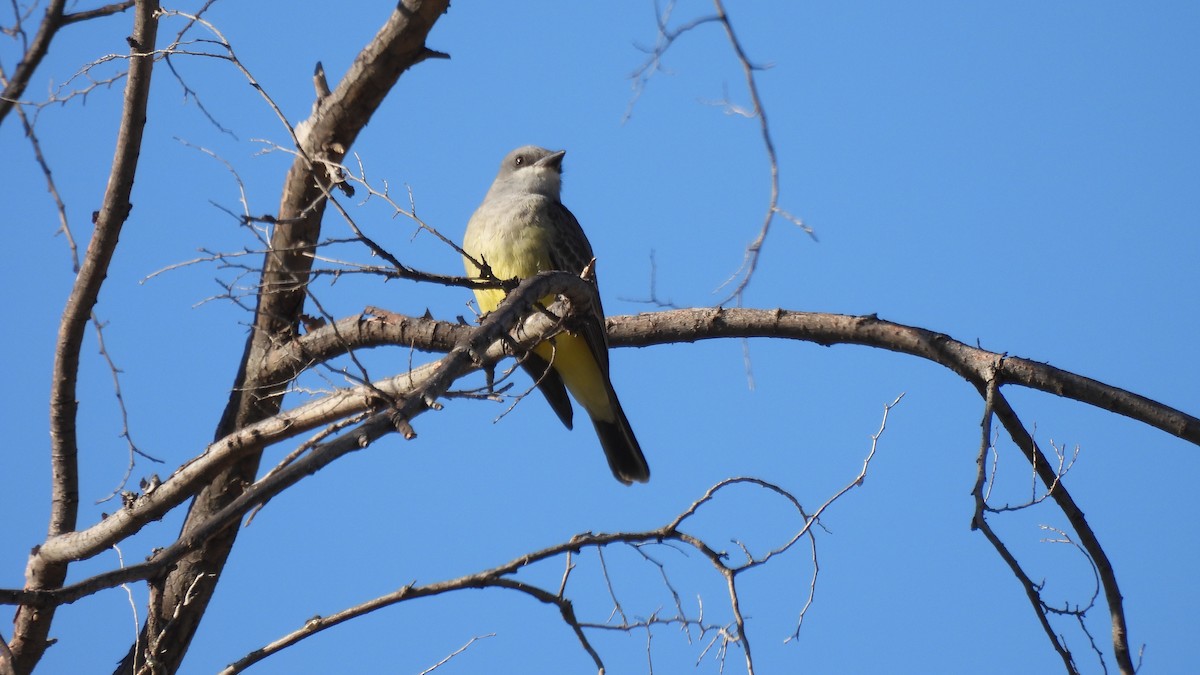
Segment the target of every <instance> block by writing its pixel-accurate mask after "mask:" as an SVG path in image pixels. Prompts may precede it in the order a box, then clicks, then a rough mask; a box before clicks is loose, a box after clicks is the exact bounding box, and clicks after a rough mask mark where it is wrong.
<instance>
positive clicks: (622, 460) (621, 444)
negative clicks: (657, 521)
mask: <svg viewBox="0 0 1200 675" xmlns="http://www.w3.org/2000/svg"><path fill="white" fill-rule="evenodd" d="M612 405H613V409H614V410H615V411H616V418H617V419H616V421H615V422H603V421H601V420H597V419H594V418H593V419H592V424H594V425H596V435H597V436H598V437H600V447H602V448H604V456H605V457H607V458H608V466H609V468H610V469H612V472H613V476H614V477H615V478H616V479H617V480H619V481H621V482H622V483H624V484H626V485H629V484H630V483H635V482H636V483H645V482H646V481H648V480H650V465H648V464H646V456H645V455H643V454H642V447H641V446H640V445H638V442H637V437H636V436H634V435H633V429H632V428H630V426H629V420H627V419H625V411H624V410H621V404H620V402H619V401H617V397H616V396H615V395H614V396H613V397H612Z"/></svg>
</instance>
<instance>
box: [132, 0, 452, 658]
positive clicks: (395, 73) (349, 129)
mask: <svg viewBox="0 0 1200 675" xmlns="http://www.w3.org/2000/svg"><path fill="white" fill-rule="evenodd" d="M447 6H448V0H404V1H402V2H400V3H399V5H398V6H397V8H396V10H395V11H394V12H393V13H392V15H391V16H390V17H389V18H388V20H387V22H386V23H385V24H384V26H383V27H382V28H381V29H380V30H379V32H378V33H377V34H376V36H375V37H374V38H373V39H372V40H371V42H370V43H368V44H367V46H366V47H365V48H364V49H363V50H362V52H360V53H359V55H358V57H357V58H356V59H355V61H354V64H353V65H352V66H351V68H350V70H349V72H347V74H346V76H345V77H344V78H343V79H342V81H341V82H340V83H339V84H338V86H337V87H336V89H335V90H334V91H333V92H332V93H331V94H330V95H329V96H327V97H324V98H323V99H321V100H318V101H317V105H316V106H314V110H313V113H312V115H311V116H310V117H309V119H308V120H306V121H305V122H304V123H303V124H302V127H303V133H302V134H301V133H297V136H296V137H297V140H298V141H299V144H298V145H299V147H298V148H297V150H299V151H300V153H301V154H300V156H299V157H297V158H296V160H295V161H294V162H293V164H292V167H291V169H290V170H289V172H288V175H287V177H286V178H285V180H284V186H283V189H282V191H281V195H282V197H281V199H280V206H279V214H278V220H279V221H280V222H281V223H284V222H286V223H288V224H287V225H283V224H280V225H278V226H276V228H275V231H274V234H273V237H272V240H271V250H270V251H269V252H268V253H267V255H266V258H265V261H264V263H263V272H262V286H261V290H260V291H259V295H258V306H257V309H256V311H255V321H254V327H253V329H252V331H251V333H250V336H249V339H248V341H247V343H246V348H245V351H244V353H243V356H242V359H241V362H240V365H239V367H238V372H237V375H236V377H235V378H234V386H233V390H232V394H231V396H230V399H229V402H228V404H227V406H226V408H225V412H224V414H223V415H222V418H221V421H220V422H219V424H218V425H217V429H216V434H215V437H216V438H222V437H224V436H227V435H229V434H230V433H232V432H233V431H234V430H235V429H239V428H242V427H247V426H249V425H252V424H254V423H256V422H259V421H261V420H264V419H268V418H270V417H272V416H273V415H275V414H276V413H278V412H279V409H280V405H281V398H282V394H283V392H284V391H285V386H286V381H280V380H277V379H274V378H272V377H264V374H263V373H262V372H261V370H260V369H259V363H260V362H261V359H262V357H263V356H265V355H266V354H267V353H269V352H270V351H271V350H272V349H274V348H275V346H276V345H278V344H282V343H284V342H286V341H287V340H289V339H291V338H292V337H294V336H295V334H296V332H297V324H298V322H299V319H300V316H301V314H302V313H303V310H304V299H305V292H306V289H305V286H306V284H307V282H308V279H309V270H310V269H311V266H312V251H313V248H314V246H315V245H316V243H317V241H318V240H319V238H320V223H321V218H322V216H323V214H324V205H325V203H326V200H325V197H326V196H327V195H328V175H327V173H326V172H325V171H324V170H323V169H322V168H321V166H319V163H320V162H324V161H331V162H340V161H341V159H342V157H343V156H344V155H345V153H346V152H347V151H348V150H349V148H350V146H351V145H352V144H353V143H354V140H355V138H357V136H358V133H359V132H360V131H361V130H362V128H363V127H364V126H365V125H366V123H367V121H368V120H369V119H370V118H371V115H372V114H373V113H374V112H375V110H376V109H377V108H378V107H379V104H380V103H381V102H382V101H383V98H384V96H386V95H387V93H388V91H390V90H391V88H392V86H393V85H394V84H395V83H396V81H397V80H398V79H399V77H400V75H401V73H403V72H404V71H405V70H407V69H408V68H410V67H412V66H413V65H415V64H417V63H420V62H421V61H423V60H425V59H426V58H429V57H431V56H437V55H438V54H437V53H436V52H433V51H431V50H430V49H428V48H427V47H426V46H425V39H426V36H427V35H428V34H429V31H430V30H431V29H432V28H433V25H434V23H435V22H436V21H437V19H438V18H439V17H440V16H441V15H442V14H443V13H444V12H445V10H446V8H447ZM443 56H444V55H443ZM297 131H298V132H299V129H298V130H297ZM259 458H260V454H259V453H253V454H251V455H249V456H247V457H245V458H243V459H242V460H240V461H239V462H237V463H236V464H235V465H233V466H231V467H229V468H228V469H226V470H224V471H223V472H221V473H220V474H219V475H217V476H215V477H214V478H213V480H212V482H211V484H210V485H208V486H207V487H206V488H205V489H204V490H203V491H202V492H201V493H200V494H198V495H197V497H196V499H195V501H194V502H193V503H192V506H191V509H190V510H189V514H188V518H187V521H186V522H185V523H184V526H183V532H182V534H181V536H182V537H184V538H187V537H188V536H190V533H192V532H193V530H194V529H195V528H196V527H198V526H199V524H201V523H204V522H206V521H207V520H208V518H209V517H210V516H211V515H212V514H215V513H217V512H219V511H221V510H222V509H223V508H225V507H226V506H227V505H228V504H230V503H231V502H232V501H233V500H235V499H237V497H238V496H239V495H240V494H241V492H242V491H243V490H244V488H245V486H247V485H250V484H252V483H253V481H254V477H255V474H256V473H257V471H258V465H259ZM236 534H237V530H236V528H228V529H226V530H224V531H223V532H222V533H221V534H220V536H217V537H214V538H211V539H209V540H208V541H206V542H204V544H203V545H202V546H201V547H200V548H199V549H198V550H196V551H195V552H194V553H193V554H191V555H188V556H187V557H185V558H184V559H182V560H180V562H179V564H178V565H177V566H176V567H175V568H174V569H173V570H172V572H171V573H170V574H169V576H168V577H167V578H166V579H165V581H164V584H163V595H162V605H161V610H162V611H163V612H170V613H172V615H173V616H174V619H173V621H172V622H171V623H170V624H169V625H167V626H165V627H164V631H163V633H162V634H161V635H160V636H158V637H157V639H156V643H157V652H158V653H157V654H156V655H155V659H156V660H158V661H159V662H160V663H162V667H163V669H164V670H165V671H167V672H174V671H175V670H177V669H178V667H179V663H180V661H181V659H182V658H183V655H184V654H185V653H186V652H187V646H188V644H189V643H190V641H191V638H192V636H193V635H194V634H195V630H196V628H197V626H198V625H199V622H200V619H201V617H202V616H203V615H204V611H205V609H206V608H207V606H208V601H209V599H210V598H211V597H212V593H213V591H214V589H215V580H216V579H217V578H218V577H219V575H220V573H221V570H222V568H223V567H224V565H225V560H226V559H227V558H228V555H229V552H230V550H231V549H232V547H233V543H234V540H235V538H236ZM201 579H206V580H210V581H206V582H205V583H202V584H199V583H198V582H199V580H201ZM185 599H186V600H187V601H188V602H187V604H186V606H185V603H184V601H185ZM176 609H179V610H180V611H179V612H178V614H175V612H176ZM152 612H153V608H152ZM137 659H138V656H137V655H136V653H135V650H134V649H132V648H131V650H130V653H129V654H128V655H127V656H126V658H125V659H124V660H123V661H122V664H121V667H120V669H119V670H118V672H121V673H130V674H132V673H133V672H134V670H135V667H134V665H135V663H134V662H135V660H137Z"/></svg>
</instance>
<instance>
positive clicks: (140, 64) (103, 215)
mask: <svg viewBox="0 0 1200 675" xmlns="http://www.w3.org/2000/svg"><path fill="white" fill-rule="evenodd" d="M62 7H63V3H62V2H59V1H56V2H53V3H51V6H50V8H49V9H47V18H46V20H45V21H44V22H43V28H42V31H39V39H40V38H41V35H42V33H43V32H45V33H46V36H45V40H46V41H47V44H46V45H45V46H44V47H43V51H42V53H43V54H44V49H45V48H48V46H49V45H48V41H49V39H50V37H51V36H52V35H53V31H54V30H56V29H57V26H58V22H59V21H61V18H62ZM157 11H158V2H157V0H145V1H144V2H140V3H139V4H138V8H137V11H136V12H135V15H134V26H133V33H132V35H131V36H130V38H129V42H130V53H131V54H132V55H133V58H132V60H131V63H130V69H129V79H128V80H127V81H126V83H125V105H124V109H123V111H122V114H121V121H120V126H119V128H118V133H117V147H116V152H115V156H114V158H113V164H112V171H111V173H110V175H109V180H108V188H107V190H106V191H105V194H104V200H103V202H102V203H101V206H100V210H99V211H98V213H97V216H96V226H95V230H94V231H93V233H92V238H91V241H90V242H89V243H88V248H87V251H86V253H85V254H84V259H83V265H82V267H81V268H80V271H79V274H78V275H77V276H76V279H75V286H74V288H73V289H72V291H71V295H70V296H69V297H68V298H67V304H66V307H65V308H64V309H63V318H62V322H61V324H60V328H59V334H58V338H57V341H56V344H55V350H54V374H53V375H54V378H53V385H52V387H51V391H50V440H51V451H50V455H51V467H52V474H53V497H52V499H51V512H50V527H49V536H50V537H54V536H57V535H61V534H64V533H66V532H70V531H72V530H74V529H75V525H76V518H77V516H78V510H79V476H78V466H77V464H76V455H77V452H78V440H77V438H76V427H75V424H76V413H77V410H78V403H77V402H76V397H75V389H76V378H77V377H78V373H79V350H80V346H81V344H82V342H83V334H84V329H85V328H86V326H87V322H88V319H89V317H90V316H91V313H92V308H93V307H94V306H95V304H96V300H97V298H98V297H99V293H100V287H101V285H102V284H103V283H104V279H105V276H106V275H107V272H108V266H109V263H110V261H111V260H112V255H113V251H114V250H116V246H117V240H118V237H119V235H120V232H121V227H122V226H123V225H124V223H125V220H126V219H127V218H128V217H129V211H130V209H131V208H132V205H131V203H130V200H129V196H130V193H131V192H132V190H133V180H134V176H135V175H136V173H137V166H138V156H139V154H140V152H141V148H142V133H143V131H144V129H145V124H146V105H147V101H148V100H149V96H150V76H151V73H152V71H153V67H154V60H153V59H152V58H149V57H148V56H144V55H145V54H147V52H150V51H153V49H154V42H155V36H156V34H157V28H158V22H157V20H156V19H155V16H154V15H155V12H157ZM35 42H36V41H35ZM38 58H40V55H39V57H38ZM24 65H25V63H24V62H23V64H22V66H19V67H18V75H19V74H20V72H21V68H22V67H23V66H24ZM34 65H36V64H34ZM18 75H14V78H13V82H12V83H10V87H11V86H14V85H18V82H19V78H18ZM23 77H24V80H25V81H28V77H29V75H28V73H26V74H24V75H23ZM19 86H20V87H22V88H23V87H24V82H20V83H19ZM18 95H19V94H18ZM6 105H10V104H9V103H7V102H6V101H0V120H2V119H3V114H4V112H6V110H7V108H4V107H2V106H6ZM37 562H38V559H37V556H36V555H35V556H33V557H31V559H30V564H29V567H28V568H27V570H26V575H25V578H26V586H27V588H30V589H31V590H38V589H45V588H56V587H58V586H61V585H62V583H63V581H64V580H65V579H66V574H67V566H66V564H65V563H58V564H53V565H39V564H37ZM53 617H54V608H53V607H46V608H41V609H37V608H32V607H22V608H20V609H18V611H17V616H16V618H15V619H14V626H13V642H12V652H13V654H14V657H15V663H16V669H17V671H18V672H29V671H31V670H33V667H34V665H35V664H36V663H37V662H38V660H40V659H41V656H42V654H43V653H44V652H45V650H46V647H47V646H49V642H48V641H47V636H48V634H49V630H50V622H51V620H52V619H53Z"/></svg>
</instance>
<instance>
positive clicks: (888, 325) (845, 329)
mask: <svg viewBox="0 0 1200 675" xmlns="http://www.w3.org/2000/svg"><path fill="white" fill-rule="evenodd" d="M608 336H609V342H610V344H611V345H612V346H621V347H648V346H650V345H661V344H670V343H675V342H695V341H697V340H707V339H713V338H729V337H740V338H752V337H762V338H790V339H795V340H803V341H806V342H814V343H816V344H819V345H824V346H832V345H835V344H856V345H863V346H867V347H876V348H879V349H887V350H889V351H893V352H899V353H902V354H910V355H912V356H919V357H921V358H925V359H928V360H930V361H933V362H935V363H938V364H941V365H943V366H946V367H947V368H949V369H951V370H953V371H954V372H955V373H958V374H959V375H960V376H961V377H963V378H964V379H966V380H967V381H968V382H971V383H973V384H982V385H984V386H986V384H987V381H988V379H989V378H990V377H991V376H992V371H991V369H992V368H993V367H996V368H997V370H996V372H995V375H996V377H997V378H999V383H1000V384H1002V385H1003V384H1015V385H1020V386H1023V387H1029V388H1031V389H1036V390H1038V391H1044V392H1046V393H1049V394H1054V395H1056V396H1062V397H1064V398H1069V399H1073V400H1076V401H1079V402H1081V403H1087V404H1090V405H1093V406H1096V407H1097V408H1101V409H1103V410H1107V411H1109V412H1114V413H1117V414H1119V415H1124V416H1125V417H1128V418H1130V419H1133V420H1137V421H1139V422H1143V423H1145V424H1148V425H1150V426H1152V427H1156V428H1158V429H1162V430H1163V431H1165V432H1167V433H1169V434H1171V435H1172V436H1177V437H1179V438H1182V439H1183V440H1185V441H1188V442H1189V443H1192V444H1195V445H1200V419H1197V418H1196V417H1193V416H1191V415H1189V414H1187V413H1184V412H1182V411H1179V410H1176V409H1174V408H1172V407H1170V406H1168V405H1165V404H1162V403H1159V402H1158V401H1154V400H1151V399H1149V398H1146V397H1145V396H1141V395H1138V394H1135V393H1133V392H1130V391H1126V390H1124V389H1121V388H1119V387H1114V386H1111V385H1108V384H1105V383H1103V382H1100V381H1098V380H1093V379H1091V378H1089V377H1084V376H1082V375H1076V374H1075V373H1072V372H1069V371H1066V370H1062V369H1061V368H1055V367H1054V366H1051V365H1048V364H1045V363H1039V362H1037V361H1031V360H1029V359H1023V358H1019V357H1015V356H1009V355H1007V354H1002V353H997V352H992V351H988V350H986V349H980V348H978V347H972V346H970V345H967V344H965V343H962V342H959V341H957V340H955V339H953V338H951V337H950V336H948V335H945V334H944V333H938V332H935V331H931V330H926V329H924V328H917V327H914V326H906V325H904V324H898V323H892V322H891V321H884V320H883V319H880V318H879V317H878V316H875V315H874V314H869V315H866V316H848V315H845V314H823V313H818V312H791V311H787V310H783V309H775V310H763V309H720V308H714V309H679V310H671V311H666V312H654V313H650V314H638V315H636V316H621V317H612V318H610V319H609V320H608Z"/></svg>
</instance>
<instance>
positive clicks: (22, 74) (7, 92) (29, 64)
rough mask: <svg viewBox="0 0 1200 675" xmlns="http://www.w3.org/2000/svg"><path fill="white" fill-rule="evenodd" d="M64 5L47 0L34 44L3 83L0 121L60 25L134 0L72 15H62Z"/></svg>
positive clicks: (123, 6) (22, 90)
mask: <svg viewBox="0 0 1200 675" xmlns="http://www.w3.org/2000/svg"><path fill="white" fill-rule="evenodd" d="M66 5H67V3H66V0H50V4H49V5H47V6H46V14H45V16H44V17H43V18H42V23H41V24H40V25H39V26H38V32H37V34H36V35H35V36H34V38H33V43H32V44H30V45H29V46H28V47H27V48H26V50H25V55H24V56H23V57H22V58H21V62H20V63H18V64H17V69H16V70H15V71H14V72H13V76H12V79H11V80H9V81H8V82H6V83H5V84H4V91H3V92H2V93H0V124H3V123H4V118H5V117H7V116H8V112H9V111H10V110H12V108H13V106H15V105H17V104H18V102H19V101H20V100H21V95H22V94H24V93H25V88H26V87H28V86H29V81H30V80H31V79H32V78H33V73H34V71H36V70H37V68H38V66H39V65H41V63H42V59H44V58H45V57H46V53H47V52H48V51H50V43H51V42H52V41H53V40H54V36H55V35H56V34H57V33H58V30H59V29H60V28H62V27H63V26H67V25H69V24H72V23H78V22H80V21H87V20H88V19H95V18H98V17H102V16H109V15H111V14H116V13H117V12H123V11H125V10H127V9H129V8H130V7H133V5H134V2H133V0H125V2H116V3H112V4H110V5H105V6H104V7H98V8H96V9H92V10H85V11H81V12H74V13H72V14H64V9H65V8H66Z"/></svg>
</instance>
